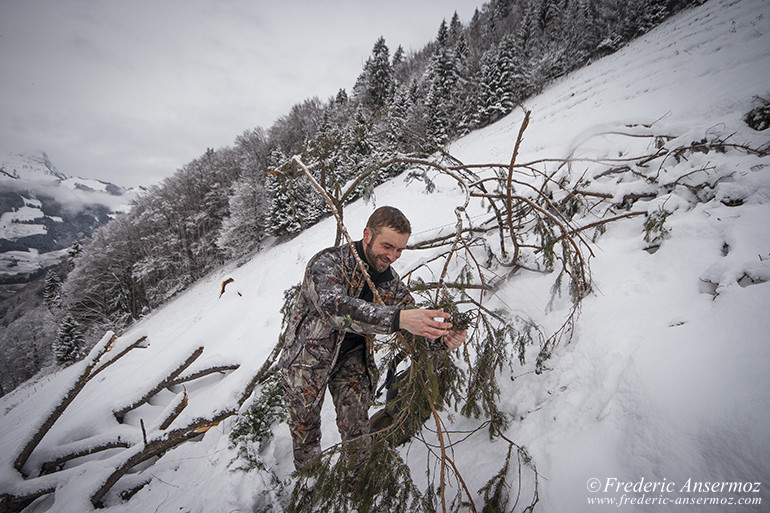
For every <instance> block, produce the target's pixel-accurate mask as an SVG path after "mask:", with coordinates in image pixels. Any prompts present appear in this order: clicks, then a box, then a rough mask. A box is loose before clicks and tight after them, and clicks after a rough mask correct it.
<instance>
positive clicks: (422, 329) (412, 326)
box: [399, 308, 452, 339]
mask: <svg viewBox="0 0 770 513" xmlns="http://www.w3.org/2000/svg"><path fill="white" fill-rule="evenodd" d="M400 315H401V317H399V325H400V326H401V328H402V329H405V330H406V331H408V332H409V333H412V334H413V335H418V336H421V337H425V338H430V339H435V338H439V337H441V336H443V335H446V334H447V330H449V328H451V327H452V325H451V324H450V323H448V322H443V321H441V320H436V319H448V318H449V317H451V316H450V315H449V314H448V313H446V312H444V311H443V310H426V309H423V308H409V309H406V310H401V313H400Z"/></svg>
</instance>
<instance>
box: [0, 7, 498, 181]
mask: <svg viewBox="0 0 770 513" xmlns="http://www.w3.org/2000/svg"><path fill="white" fill-rule="evenodd" d="M483 3H484V2H483V0H388V1H387V2H385V1H382V0H326V1H325V0H252V1H247V0H227V1H214V0H209V1H205V0H131V1H128V0H126V1H118V0H0V149H4V150H5V151H8V152H28V151H45V152H46V153H47V154H48V156H49V157H50V158H51V160H52V162H53V163H54V164H55V165H56V166H57V167H58V168H59V170H60V171H62V172H64V173H66V174H68V175H75V176H82V177H87V178H98V179H102V180H107V181H111V182H113V183H116V184H119V185H124V186H134V185H150V184H153V183H157V182H159V181H160V180H161V179H163V178H164V177H166V176H169V175H171V174H172V173H173V172H174V171H175V170H176V169H178V168H180V167H181V166H183V165H184V164H185V163H187V162H189V161H190V160H192V159H194V158H196V157H198V156H200V155H201V154H203V153H204V151H205V150H206V148H207V147H212V148H219V147H222V146H230V145H232V144H233V142H234V140H235V137H236V136H238V135H239V134H241V133H242V132H243V131H244V130H247V129H250V128H254V127H257V126H261V127H264V128H269V127H270V126H271V125H272V124H273V122H274V121H275V120H276V118H278V117H279V116H281V115H283V114H286V113H288V111H289V109H290V108H291V106H292V105H294V104H296V103H299V102H301V101H303V100H305V99H307V98H311V97H313V96H318V97H319V98H321V99H322V100H326V99H327V98H328V97H330V96H331V95H333V94H335V93H336V92H337V91H338V90H339V89H340V88H345V89H346V90H348V91H350V90H351V88H352V85H353V83H354V82H355V79H356V77H357V76H358V74H359V73H360V72H361V69H362V66H363V63H364V61H365V60H366V59H367V58H368V57H369V55H370V54H371V50H372V47H373V46H374V42H375V41H376V39H377V38H378V37H379V36H384V37H385V40H386V42H387V44H388V47H389V48H390V50H391V54H392V52H394V51H395V49H396V48H397V47H398V45H399V44H400V45H402V46H403V47H404V49H405V50H406V51H407V52H409V51H410V50H418V49H420V48H422V47H423V46H424V45H425V44H426V43H427V42H429V41H430V40H431V39H433V38H434V37H435V36H436V33H437V32H438V27H439V25H440V23H441V20H442V19H446V20H447V21H449V19H450V18H451V17H452V14H453V13H454V12H455V11H457V13H458V14H459V16H460V19H461V20H462V22H463V23H464V24H467V23H468V21H470V19H471V17H472V15H473V12H474V10H475V9H476V8H477V7H478V8H480V7H481V6H482V5H483Z"/></svg>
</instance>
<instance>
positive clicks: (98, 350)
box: [13, 331, 116, 475]
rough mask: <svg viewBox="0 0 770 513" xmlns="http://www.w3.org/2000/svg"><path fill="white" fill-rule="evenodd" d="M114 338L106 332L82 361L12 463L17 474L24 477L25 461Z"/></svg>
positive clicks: (88, 377) (83, 385)
mask: <svg viewBox="0 0 770 513" xmlns="http://www.w3.org/2000/svg"><path fill="white" fill-rule="evenodd" d="M115 338H116V336H115V333H113V332H111V331H108V332H107V333H106V334H105V335H104V337H102V339H101V340H100V341H99V342H98V343H97V344H96V345H95V346H94V348H93V349H91V352H90V353H89V354H88V356H87V357H86V359H85V360H83V361H82V363H81V365H82V366H83V369H82V371H81V372H80V375H79V376H78V377H77V379H75V382H74V383H73V384H71V385H70V387H69V389H68V390H67V392H66V393H65V394H64V395H63V396H62V397H61V399H60V400H59V402H58V403H57V404H56V406H54V408H53V410H51V412H50V413H49V414H48V416H47V417H46V418H45V419H44V420H43V422H42V423H41V424H40V426H38V428H37V429H36V430H34V432H33V433H32V437H31V438H30V439H29V440H28V441H27V443H26V444H25V445H24V447H23V448H22V449H21V451H20V452H19V455H18V456H16V459H15V460H14V462H13V468H15V469H16V470H17V471H19V473H21V474H22V475H24V472H23V471H22V469H23V468H24V465H25V464H26V463H27V460H28V459H29V457H30V455H31V454H32V451H34V450H35V447H37V446H38V444H39V443H40V441H41V440H42V439H43V437H44V436H45V435H46V433H48V431H49V430H50V429H51V427H52V426H53V425H54V423H55V422H56V421H57V420H58V419H59V417H61V415H62V414H63V413H64V410H66V409H67V406H69V405H70V403H72V401H73V400H74V399H75V397H77V395H78V393H80V391H81V390H83V387H85V386H86V383H88V380H89V379H90V377H91V371H92V370H93V369H94V368H95V367H96V365H97V364H98V363H99V359H100V358H101V357H102V355H103V354H104V353H105V352H107V351H109V349H110V348H111V347H112V344H113V342H115Z"/></svg>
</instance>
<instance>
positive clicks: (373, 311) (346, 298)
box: [279, 244, 414, 386]
mask: <svg viewBox="0 0 770 513" xmlns="http://www.w3.org/2000/svg"><path fill="white" fill-rule="evenodd" d="M353 251H354V249H353V248H351V246H350V245H349V244H343V245H341V246H337V247H332V248H327V249H324V250H322V251H320V252H319V253H317V254H316V255H315V256H313V258H311V259H310V262H308V264H307V267H306V269H305V276H304V279H303V281H302V286H301V287H300V291H299V295H298V297H297V302H296V305H295V307H294V309H293V311H292V316H291V320H290V322H289V324H288V326H287V331H286V332H285V340H284V348H283V354H282V356H281V360H280V362H279V367H281V368H286V367H288V366H289V365H291V364H292V363H293V362H294V361H295V360H296V359H297V358H298V357H299V356H300V354H301V353H302V350H303V349H304V348H305V347H306V346H307V345H308V341H311V345H312V346H314V347H324V348H325V352H327V354H330V355H331V358H330V361H329V366H328V368H327V370H326V374H327V375H326V378H327V379H326V380H328V374H329V373H330V372H331V370H332V369H333V368H334V365H335V364H336V362H337V359H338V357H339V352H340V346H341V343H342V339H343V338H344V336H345V332H346V331H352V332H354V333H358V334H359V335H364V336H366V337H367V338H369V337H370V336H373V335H375V334H389V333H393V327H394V320H395V316H396V314H397V312H398V311H399V310H401V309H403V308H405V307H410V306H411V305H412V304H413V303H414V299H413V298H412V296H411V294H410V293H409V290H408V289H407V287H406V285H404V284H403V283H402V282H401V280H400V278H399V277H398V274H397V273H396V272H395V271H394V270H393V269H392V267H391V268H389V272H390V274H391V276H389V277H387V279H385V280H383V281H380V283H378V284H377V285H376V288H377V292H378V293H379V295H380V297H381V298H382V300H383V302H384V303H385V304H384V305H379V304H375V303H371V302H368V301H365V300H363V299H359V296H360V295H361V291H362V290H363V288H364V285H365V283H366V279H365V277H364V274H363V273H362V271H361V269H360V267H359V266H358V265H357V262H356V259H355V256H354V254H353ZM367 367H368V368H369V371H370V375H371V377H372V385H373V386H376V383H377V381H376V366H375V363H374V358H373V355H371V354H369V352H368V351H367ZM326 380H325V381H326Z"/></svg>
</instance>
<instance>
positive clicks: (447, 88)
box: [426, 21, 458, 144]
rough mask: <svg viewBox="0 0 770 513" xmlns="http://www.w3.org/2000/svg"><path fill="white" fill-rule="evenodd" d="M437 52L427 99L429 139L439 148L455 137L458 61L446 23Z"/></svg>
mask: <svg viewBox="0 0 770 513" xmlns="http://www.w3.org/2000/svg"><path fill="white" fill-rule="evenodd" d="M436 43H437V48H436V50H435V52H434V53H433V57H432V58H431V62H430V65H429V67H428V73H427V82H428V84H429V86H428V96H427V99H426V110H427V117H428V119H427V126H428V135H429V136H430V137H431V138H432V139H433V140H434V141H435V142H436V143H438V144H445V143H446V142H448V141H449V139H450V138H451V137H452V135H454V131H455V126H456V124H457V119H456V118H455V116H454V115H455V107H456V106H455V102H454V93H455V86H456V84H457V80H458V74H457V61H456V58H455V54H454V52H453V51H452V50H451V49H450V47H449V30H448V28H447V24H446V21H443V22H442V23H441V26H440V27H439V32H438V36H437V37H436Z"/></svg>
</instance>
